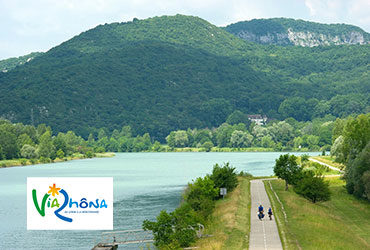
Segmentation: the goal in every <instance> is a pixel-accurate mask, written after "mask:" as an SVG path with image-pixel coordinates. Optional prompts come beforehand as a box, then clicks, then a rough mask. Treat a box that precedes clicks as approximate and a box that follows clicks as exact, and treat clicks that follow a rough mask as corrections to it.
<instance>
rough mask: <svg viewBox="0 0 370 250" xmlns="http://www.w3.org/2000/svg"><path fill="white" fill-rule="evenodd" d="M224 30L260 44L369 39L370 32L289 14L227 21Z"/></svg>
mask: <svg viewBox="0 0 370 250" xmlns="http://www.w3.org/2000/svg"><path fill="white" fill-rule="evenodd" d="M225 30H227V31H228V32H230V33H232V34H234V35H236V36H238V37H240V38H242V39H244V40H247V41H251V42H257V43H260V44H276V45H299V46H303V47H314V46H320V45H341V44H368V43H369V42H370V34H369V33H366V32H365V31H363V30H362V29H360V28H359V27H356V26H353V25H347V24H321V23H314V22H308V21H303V20H294V19H289V18H270V19H253V20H251V21H244V22H238V23H234V24H230V25H228V26H227V27H226V28H225Z"/></svg>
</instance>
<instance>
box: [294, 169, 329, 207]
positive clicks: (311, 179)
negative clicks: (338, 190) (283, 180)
mask: <svg viewBox="0 0 370 250" xmlns="http://www.w3.org/2000/svg"><path fill="white" fill-rule="evenodd" d="M294 191H295V192H296V193H297V194H299V195H302V196H303V197H305V198H306V199H308V200H310V201H312V202H313V203H316V202H318V201H327V200H329V199H330V190H329V183H328V182H326V181H324V178H323V177H318V176H314V173H313V172H311V171H308V172H305V173H303V174H302V178H301V180H300V181H298V182H297V184H296V185H295V186H294Z"/></svg>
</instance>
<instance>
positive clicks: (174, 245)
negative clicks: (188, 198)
mask: <svg viewBox="0 0 370 250" xmlns="http://www.w3.org/2000/svg"><path fill="white" fill-rule="evenodd" d="M156 219H157V221H155V222H152V221H149V220H145V221H144V222H143V229H144V230H152V231H153V236H154V245H155V246H157V247H158V248H164V247H166V248H168V249H179V248H182V247H188V246H190V244H191V243H193V242H195V240H196V238H197V235H196V231H195V227H196V226H197V224H198V223H199V222H200V217H199V216H198V215H197V213H196V212H195V211H194V210H193V209H192V208H191V207H190V205H189V204H187V203H183V204H182V205H181V206H180V207H178V208H177V209H175V211H173V212H172V213H167V212H166V211H164V210H162V211H161V212H160V214H159V215H158V216H157V218H156Z"/></svg>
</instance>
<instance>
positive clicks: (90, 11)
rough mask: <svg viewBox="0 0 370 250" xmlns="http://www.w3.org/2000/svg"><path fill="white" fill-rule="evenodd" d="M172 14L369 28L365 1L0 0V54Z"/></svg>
mask: <svg viewBox="0 0 370 250" xmlns="http://www.w3.org/2000/svg"><path fill="white" fill-rule="evenodd" d="M178 13H180V14H186V15H194V16H199V17H201V18H203V19H205V20H207V21H209V22H211V23H213V24H215V25H219V26H225V25H227V24H230V23H235V22H237V21H244V20H250V19H253V18H270V17H290V18H300V19H310V20H313V21H321V22H329V23H333V22H346V23H353V24H355V25H360V26H362V27H363V28H365V29H367V30H370V20H369V19H370V17H369V16H370V15H368V13H370V1H369V0H347V1H345V0H301V1H297V0H279V1H276V0H260V1H255V0H78V1H77V0H32V1H29V0H11V1H9V0H0V30H1V31H2V32H1V36H0V44H1V45H2V46H0V58H6V57H10V56H20V55H23V54H26V53H30V52H32V51H46V50H48V49H50V48H51V47H53V46H56V45H58V44H60V43H61V42H63V41H66V40H68V39H70V38H72V37H73V36H75V35H78V34H79V33H81V32H83V31H85V30H87V29H90V28H93V27H95V26H97V25H99V24H104V23H111V22H123V21H129V20H132V19H133V18H134V17H137V18H139V19H144V18H148V17H153V16H161V15H174V14H178Z"/></svg>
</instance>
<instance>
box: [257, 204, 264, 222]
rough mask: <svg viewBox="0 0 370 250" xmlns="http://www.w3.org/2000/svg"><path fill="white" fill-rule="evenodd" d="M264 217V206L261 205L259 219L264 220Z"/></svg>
mask: <svg viewBox="0 0 370 250" xmlns="http://www.w3.org/2000/svg"><path fill="white" fill-rule="evenodd" d="M263 217H265V215H264V214H263V207H262V205H260V206H259V207H258V219H260V220H262V218H263Z"/></svg>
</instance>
